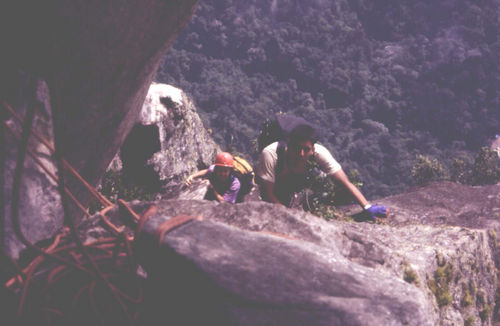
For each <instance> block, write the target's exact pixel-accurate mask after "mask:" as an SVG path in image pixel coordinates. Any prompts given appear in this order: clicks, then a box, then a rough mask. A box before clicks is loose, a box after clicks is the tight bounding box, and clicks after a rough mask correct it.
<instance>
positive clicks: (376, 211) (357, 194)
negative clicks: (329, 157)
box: [331, 169, 389, 219]
mask: <svg viewBox="0 0 500 326" xmlns="http://www.w3.org/2000/svg"><path fill="white" fill-rule="evenodd" d="M331 176H332V177H333V178H334V179H336V180H338V181H339V182H340V183H342V184H343V185H344V186H345V187H346V188H347V190H348V191H349V192H350V193H351V195H352V196H353V197H354V198H355V199H356V201H357V202H358V204H359V205H360V206H361V207H362V208H363V211H364V212H367V213H368V214H369V215H370V216H371V218H372V219H375V218H377V217H384V218H387V217H388V216H389V210H388V209H387V207H386V206H383V205H372V204H370V203H369V202H368V200H366V198H365V196H363V194H362V193H361V191H360V190H359V189H358V187H356V186H355V185H354V184H352V182H351V181H350V180H349V177H348V176H347V175H346V174H345V172H344V170H342V169H340V170H338V171H337V172H335V173H334V174H332V175H331Z"/></svg>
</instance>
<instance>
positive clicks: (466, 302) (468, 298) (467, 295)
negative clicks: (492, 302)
mask: <svg viewBox="0 0 500 326" xmlns="http://www.w3.org/2000/svg"><path fill="white" fill-rule="evenodd" d="M473 300H474V298H473V294H472V293H471V289H470V287H469V286H468V285H467V284H465V283H463V284H462V302H461V303H462V307H469V306H471V305H472V304H473V303H474V302H473Z"/></svg>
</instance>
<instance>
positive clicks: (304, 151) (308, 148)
mask: <svg viewBox="0 0 500 326" xmlns="http://www.w3.org/2000/svg"><path fill="white" fill-rule="evenodd" d="M289 148H290V156H291V158H292V159H293V160H295V161H297V162H299V163H305V162H306V161H307V160H309V158H310V157H311V156H312V155H313V154H314V146H313V143H312V142H311V141H310V140H306V141H302V142H299V143H297V144H291V145H290V147H289Z"/></svg>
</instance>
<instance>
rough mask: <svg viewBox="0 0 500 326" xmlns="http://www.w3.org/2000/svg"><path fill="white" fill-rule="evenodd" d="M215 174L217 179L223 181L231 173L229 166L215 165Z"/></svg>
mask: <svg viewBox="0 0 500 326" xmlns="http://www.w3.org/2000/svg"><path fill="white" fill-rule="evenodd" d="M214 172H215V175H216V176H217V179H219V180H220V181H225V180H227V178H229V175H230V174H231V168H230V167H227V166H218V165H216V166H215V171H214Z"/></svg>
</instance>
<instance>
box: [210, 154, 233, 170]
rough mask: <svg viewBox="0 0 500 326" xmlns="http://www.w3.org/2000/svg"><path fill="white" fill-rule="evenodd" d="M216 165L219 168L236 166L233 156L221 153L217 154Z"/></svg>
mask: <svg viewBox="0 0 500 326" xmlns="http://www.w3.org/2000/svg"><path fill="white" fill-rule="evenodd" d="M214 164H215V165H218V166H227V167H230V168H232V167H233V166H234V163H233V155H231V154H229V153H228V152H221V153H219V154H217V157H216V158H215V163H214Z"/></svg>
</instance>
